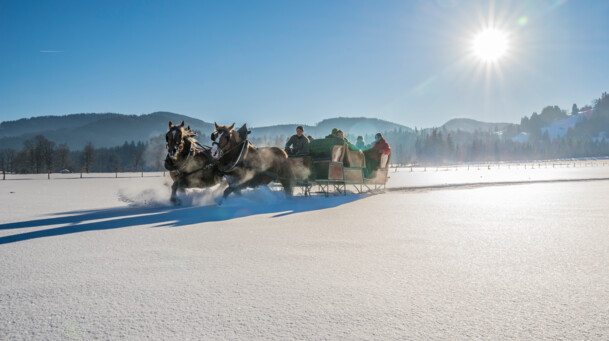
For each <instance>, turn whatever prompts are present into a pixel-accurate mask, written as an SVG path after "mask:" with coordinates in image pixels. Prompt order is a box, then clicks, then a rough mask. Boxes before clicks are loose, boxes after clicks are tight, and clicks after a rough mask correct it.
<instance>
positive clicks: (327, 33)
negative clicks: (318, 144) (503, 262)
mask: <svg viewBox="0 0 609 341" xmlns="http://www.w3.org/2000/svg"><path fill="white" fill-rule="evenodd" d="M607 18H609V2H608V1H586V0H584V1H559V0H534V1H496V2H487V1H465V0H436V1H432V0H430V1H417V0H412V1H330V0H326V1H28V0H24V1H5V0H0V120H2V121H5V120H14V119H19V118H22V117H31V116H40V115H65V114H70V113H81V112H117V113H123V114H138V115H139V114H147V113H151V112H154V111H172V112H176V113H180V114H185V115H189V116H193V117H197V118H199V119H202V120H205V121H212V122H213V121H218V122H219V123H220V122H222V123H232V122H237V123H243V122H247V123H248V124H250V125H251V126H262V125H271V124H277V123H304V124H313V123H315V122H318V121H321V120H322V119H324V118H330V117H336V116H367V117H377V118H381V119H386V120H390V121H394V122H398V123H401V124H404V125H407V126H410V127H415V126H417V127H432V126H439V125H441V124H443V123H444V122H446V121H447V120H449V119H451V118H455V117H469V118H474V119H478V120H482V121H488V122H515V123H517V122H520V118H521V117H523V116H525V115H530V114H531V113H532V112H534V111H536V112H540V111H541V109H542V108H543V107H544V106H546V105H559V106H560V107H561V108H564V109H568V110H569V111H570V109H571V105H572V104H573V103H577V104H578V105H579V106H580V107H581V106H583V105H585V104H590V103H591V102H592V100H593V99H595V98H598V97H600V95H601V93H602V92H605V91H609V84H608V82H607V80H608V79H609V67H607V62H606V60H609V57H608V56H609V21H608V20H607ZM489 26H492V27H496V28H498V29H501V30H502V31H504V32H506V34H507V35H508V36H509V41H510V47H509V49H508V52H507V53H506V55H505V56H504V58H502V59H500V60H499V61H497V62H496V63H495V64H484V63H483V62H482V61H480V60H479V59H476V58H474V57H472V56H471V51H470V46H471V43H472V40H473V37H474V36H475V34H476V33H478V32H480V31H481V30H482V29H483V28H484V27H489Z"/></svg>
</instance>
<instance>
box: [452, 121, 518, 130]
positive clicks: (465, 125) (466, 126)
mask: <svg viewBox="0 0 609 341" xmlns="http://www.w3.org/2000/svg"><path fill="white" fill-rule="evenodd" d="M515 125H516V124H514V123H488V122H480V121H476V120H472V119H470V118H453V119H452V120H450V121H448V122H446V123H444V125H442V128H443V129H446V130H448V131H456V130H461V131H464V132H468V133H474V132H476V131H495V130H505V129H506V128H508V127H511V126H515Z"/></svg>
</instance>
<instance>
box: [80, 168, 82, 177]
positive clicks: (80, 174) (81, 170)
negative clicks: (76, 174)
mask: <svg viewBox="0 0 609 341" xmlns="http://www.w3.org/2000/svg"><path fill="white" fill-rule="evenodd" d="M80 178H81V179H82V169H81V170H80Z"/></svg>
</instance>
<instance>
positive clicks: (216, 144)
mask: <svg viewBox="0 0 609 341" xmlns="http://www.w3.org/2000/svg"><path fill="white" fill-rule="evenodd" d="M214 124H215V125H216V130H214V132H213V133H212V134H211V140H212V141H213V142H212V147H211V156H212V157H213V158H214V159H219V158H221V157H222V156H223V155H224V154H225V153H226V152H228V151H229V150H230V149H232V148H234V147H235V146H237V144H239V143H241V141H242V140H243V138H241V136H240V134H239V132H238V131H236V130H234V129H233V128H234V127H235V124H234V123H233V124H231V125H230V126H222V125H218V124H217V123H214Z"/></svg>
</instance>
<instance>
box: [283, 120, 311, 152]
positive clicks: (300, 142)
mask: <svg viewBox="0 0 609 341" xmlns="http://www.w3.org/2000/svg"><path fill="white" fill-rule="evenodd" d="M284 149H285V151H286V153H288V155H289V156H295V155H308V154H309V139H308V138H307V137H306V136H304V128H303V127H302V126H298V127H296V134H295V135H292V137H290V139H289V140H288V142H287V143H286V144H285V148H284Z"/></svg>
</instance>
